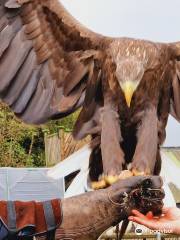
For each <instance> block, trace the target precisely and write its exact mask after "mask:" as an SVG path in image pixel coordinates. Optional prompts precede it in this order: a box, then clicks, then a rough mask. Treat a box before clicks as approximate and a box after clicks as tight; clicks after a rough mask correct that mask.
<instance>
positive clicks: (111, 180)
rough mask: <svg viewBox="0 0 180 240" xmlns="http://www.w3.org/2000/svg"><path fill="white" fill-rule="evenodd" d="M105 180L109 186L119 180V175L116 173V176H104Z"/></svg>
mask: <svg viewBox="0 0 180 240" xmlns="http://www.w3.org/2000/svg"><path fill="white" fill-rule="evenodd" d="M104 180H105V182H106V184H107V186H110V185H112V184H113V183H115V182H117V181H118V180H119V175H114V176H113V175H108V176H105V177H104Z"/></svg>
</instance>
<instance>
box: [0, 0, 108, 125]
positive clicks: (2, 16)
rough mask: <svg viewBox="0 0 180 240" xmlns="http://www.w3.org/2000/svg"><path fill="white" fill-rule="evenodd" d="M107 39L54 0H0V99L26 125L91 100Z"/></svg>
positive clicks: (60, 113)
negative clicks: (84, 24) (88, 27)
mask: <svg viewBox="0 0 180 240" xmlns="http://www.w3.org/2000/svg"><path fill="white" fill-rule="evenodd" d="M110 42H111V39H110V38H106V37H104V36H101V35H98V34H96V33H93V32H91V31H89V30H88V29H86V28H85V27H83V26H82V25H81V24H80V23H78V22H77V21H76V20H75V19H74V18H73V17H72V16H71V15H70V14H69V13H68V12H67V11H66V10H65V8H64V7H63V6H62V4H61V3H59V1H58V0H43V1H41V0H36V1H35V0H31V1H29V0H18V1H17V0H0V76H1V78H0V98H1V99H2V100H3V101H4V102H6V103H7V104H8V105H9V106H10V107H11V108H12V110H13V111H14V112H15V114H16V115H17V116H18V117H19V118H21V119H22V120H24V121H25V122H27V123H33V124H41V123H45V122H46V121H48V120H50V119H54V118H60V117H64V116H66V115H68V114H70V113H71V112H73V111H75V110H76V109H77V108H78V107H80V106H82V105H83V102H84V99H85V96H86V95H87V96H86V101H85V102H86V103H85V104H86V105H87V104H88V103H91V102H92V101H93V98H94V97H95V95H96V91H97V87H95V86H96V85H97V83H96V81H97V82H98V81H99V79H101V77H100V76H99V75H100V74H101V73H100V71H99V70H98V71H97V70H95V69H96V67H97V66H96V64H97V65H100V63H99V61H100V60H101V54H102V51H103V48H105V47H106V46H107V45H108V44H109V43H110Z"/></svg>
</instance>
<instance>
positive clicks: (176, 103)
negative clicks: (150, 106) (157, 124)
mask: <svg viewBox="0 0 180 240" xmlns="http://www.w3.org/2000/svg"><path fill="white" fill-rule="evenodd" d="M171 115H172V116H173V117H174V118H175V119H176V120H177V121H178V122H180V62H179V61H176V69H175V73H174V77H173V80H172V96H171Z"/></svg>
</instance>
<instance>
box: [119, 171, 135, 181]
mask: <svg viewBox="0 0 180 240" xmlns="http://www.w3.org/2000/svg"><path fill="white" fill-rule="evenodd" d="M132 176H133V173H132V172H131V171H130V170H124V171H122V172H121V174H120V175H119V179H126V178H129V177H132Z"/></svg>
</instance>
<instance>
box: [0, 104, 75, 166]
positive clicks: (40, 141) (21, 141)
mask: <svg viewBox="0 0 180 240" xmlns="http://www.w3.org/2000/svg"><path fill="white" fill-rule="evenodd" d="M77 115H78V112H77V113H75V114H72V115H71V116H69V117H67V118H64V119H63V120H59V121H50V122H49V123H48V124H47V125H43V126H40V127H36V126H31V125H26V124H24V123H23V122H21V121H20V120H19V119H17V118H16V117H15V116H14V114H13V113H12V112H11V111H10V110H9V108H8V107H7V106H6V105H4V104H2V103H0V167H8V166H11V167H25V166H26V167H39V166H45V144H44V134H48V135H49V134H53V133H57V132H58V131H59V129H60V128H63V129H64V130H65V131H71V130H72V128H73V125H74V122H75V120H76V119H77Z"/></svg>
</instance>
